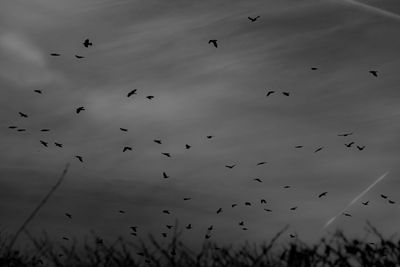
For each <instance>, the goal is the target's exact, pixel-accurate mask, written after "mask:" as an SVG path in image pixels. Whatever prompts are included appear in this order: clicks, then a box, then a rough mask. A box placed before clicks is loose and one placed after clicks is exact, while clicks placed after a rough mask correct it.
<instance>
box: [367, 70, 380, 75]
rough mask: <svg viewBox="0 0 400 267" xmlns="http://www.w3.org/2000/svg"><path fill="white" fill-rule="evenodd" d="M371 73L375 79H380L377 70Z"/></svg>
mask: <svg viewBox="0 0 400 267" xmlns="http://www.w3.org/2000/svg"><path fill="white" fill-rule="evenodd" d="M369 73H371V74H372V75H373V76H375V77H378V71H377V70H370V71H369Z"/></svg>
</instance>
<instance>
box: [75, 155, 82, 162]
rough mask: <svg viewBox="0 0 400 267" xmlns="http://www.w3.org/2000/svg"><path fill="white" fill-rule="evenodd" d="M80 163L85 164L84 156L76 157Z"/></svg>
mask: <svg viewBox="0 0 400 267" xmlns="http://www.w3.org/2000/svg"><path fill="white" fill-rule="evenodd" d="M75 158H77V159H78V160H79V161H80V162H83V157H82V156H75Z"/></svg>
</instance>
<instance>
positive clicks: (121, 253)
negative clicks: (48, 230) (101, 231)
mask: <svg viewBox="0 0 400 267" xmlns="http://www.w3.org/2000/svg"><path fill="white" fill-rule="evenodd" d="M285 230H286V228H284V229H283V230H282V231H280V232H279V233H277V234H276V236H275V237H274V238H273V239H271V240H270V241H269V242H265V243H262V244H258V245H256V244H249V243H245V244H242V245H240V246H236V247H233V246H224V247H219V246H218V245H217V244H216V243H215V242H213V241H205V242H204V243H203V245H202V247H201V249H200V250H199V251H193V250H191V249H190V248H188V247H187V246H185V244H183V243H182V242H181V241H180V240H179V236H180V233H179V232H177V231H175V234H174V235H173V237H172V238H171V240H170V242H169V243H168V244H166V245H162V243H161V242H160V241H158V240H157V239H156V238H155V237H154V236H152V235H149V238H148V241H147V242H144V241H143V240H141V239H137V241H136V242H132V241H127V240H125V239H123V238H118V239H117V240H116V241H114V242H112V243H110V242H108V241H106V240H102V239H100V238H99V237H96V236H95V235H93V240H90V241H85V242H84V243H83V245H82V246H80V248H79V249H78V246H77V243H76V241H73V243H72V244H70V245H69V246H65V245H58V244H54V243H52V242H51V241H50V239H49V238H48V237H47V236H46V235H44V236H43V237H42V238H41V239H34V238H33V237H30V238H31V241H32V242H33V244H34V246H33V248H31V249H26V251H24V252H20V251H18V250H16V249H13V250H12V251H9V250H8V246H7V237H5V236H2V235H0V266H62V267H66V266H82V267H86V266H87V267H89V266H93V267H94V266H96V267H100V266H104V267H108V266H110V267H111V266H120V267H122V266H129V267H135V266H156V267H161V266H177V267H189V266H196V267H206V266H207V267H209V266H211V267H225V266H226V267H228V266H229V267H239V266H240V267H257V266H259V267H261V266H282V267H283V266H296V267H299V266H300V267H301V266H304V267H312V266H332V267H333V266H334V267H347V266H371V267H391V266H400V265H399V263H400V241H399V240H394V238H393V237H390V238H384V237H383V236H382V235H381V234H380V233H379V232H378V231H377V230H376V229H375V228H374V227H373V226H372V225H371V224H369V223H368V224H367V227H366V230H367V231H369V232H370V233H372V234H373V235H374V236H375V239H377V240H378V241H377V242H375V243H370V242H367V241H365V240H361V239H358V238H353V239H348V238H347V237H346V236H345V235H344V233H343V232H341V231H337V232H336V233H335V234H332V235H330V236H329V238H328V239H325V238H322V239H321V240H320V241H319V242H317V243H316V244H306V243H304V242H302V241H301V240H298V239H292V240H291V241H290V242H286V243H284V244H283V245H278V244H277V242H276V241H277V240H278V239H279V238H280V237H281V235H282V234H283V233H284V232H285ZM28 235H29V233H28Z"/></svg>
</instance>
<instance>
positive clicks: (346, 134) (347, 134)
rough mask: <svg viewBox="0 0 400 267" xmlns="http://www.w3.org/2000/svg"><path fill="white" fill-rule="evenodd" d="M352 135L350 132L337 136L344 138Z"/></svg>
mask: <svg viewBox="0 0 400 267" xmlns="http://www.w3.org/2000/svg"><path fill="white" fill-rule="evenodd" d="M352 134H353V132H351V133H342V134H338V136H344V137H346V136H349V135H352Z"/></svg>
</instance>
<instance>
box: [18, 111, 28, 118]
mask: <svg viewBox="0 0 400 267" xmlns="http://www.w3.org/2000/svg"><path fill="white" fill-rule="evenodd" d="M18 114H19V115H20V116H21V117H22V118H28V115H27V114H25V113H22V112H18Z"/></svg>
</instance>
